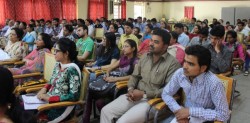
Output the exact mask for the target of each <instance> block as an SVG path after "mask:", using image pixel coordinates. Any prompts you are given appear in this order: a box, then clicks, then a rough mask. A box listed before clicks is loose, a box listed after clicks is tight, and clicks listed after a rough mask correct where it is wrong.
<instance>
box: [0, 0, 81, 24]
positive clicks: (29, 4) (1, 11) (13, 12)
mask: <svg viewBox="0 0 250 123" xmlns="http://www.w3.org/2000/svg"><path fill="white" fill-rule="evenodd" d="M7 18H9V19H13V20H18V21H24V22H26V23H29V20H30V19H36V20H38V19H41V18H43V19H45V20H51V19H52V18H59V19H75V18H76V0H0V26H3V25H5V20H6V19H7Z"/></svg>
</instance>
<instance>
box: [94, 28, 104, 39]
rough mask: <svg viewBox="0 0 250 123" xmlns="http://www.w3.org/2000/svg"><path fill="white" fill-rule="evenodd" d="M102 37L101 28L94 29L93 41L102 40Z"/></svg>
mask: <svg viewBox="0 0 250 123" xmlns="http://www.w3.org/2000/svg"><path fill="white" fill-rule="evenodd" d="M103 35H104V29H103V28H96V29H95V39H98V40H102V37H103Z"/></svg>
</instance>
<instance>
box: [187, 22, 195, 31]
mask: <svg viewBox="0 0 250 123" xmlns="http://www.w3.org/2000/svg"><path fill="white" fill-rule="evenodd" d="M194 26H195V24H192V23H190V24H188V31H189V32H192V31H193V29H194Z"/></svg>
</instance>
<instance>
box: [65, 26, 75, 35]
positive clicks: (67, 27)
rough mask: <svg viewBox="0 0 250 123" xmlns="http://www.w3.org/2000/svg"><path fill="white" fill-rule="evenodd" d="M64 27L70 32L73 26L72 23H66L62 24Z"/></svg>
mask: <svg viewBox="0 0 250 123" xmlns="http://www.w3.org/2000/svg"><path fill="white" fill-rule="evenodd" d="M64 27H65V28H66V29H67V30H68V31H69V32H70V33H71V32H73V31H74V28H73V26H72V25H69V24H66V25H64Z"/></svg>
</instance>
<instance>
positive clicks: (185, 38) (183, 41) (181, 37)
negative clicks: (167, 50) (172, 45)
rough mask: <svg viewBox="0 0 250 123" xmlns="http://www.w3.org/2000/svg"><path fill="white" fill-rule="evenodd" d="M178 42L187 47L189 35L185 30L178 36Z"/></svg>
mask: <svg viewBox="0 0 250 123" xmlns="http://www.w3.org/2000/svg"><path fill="white" fill-rule="evenodd" d="M178 43H179V44H181V45H182V46H183V47H186V46H187V45H188V43H189V37H188V36H187V35H186V34H185V33H184V32H183V33H181V34H180V35H179V36H178Z"/></svg>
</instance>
